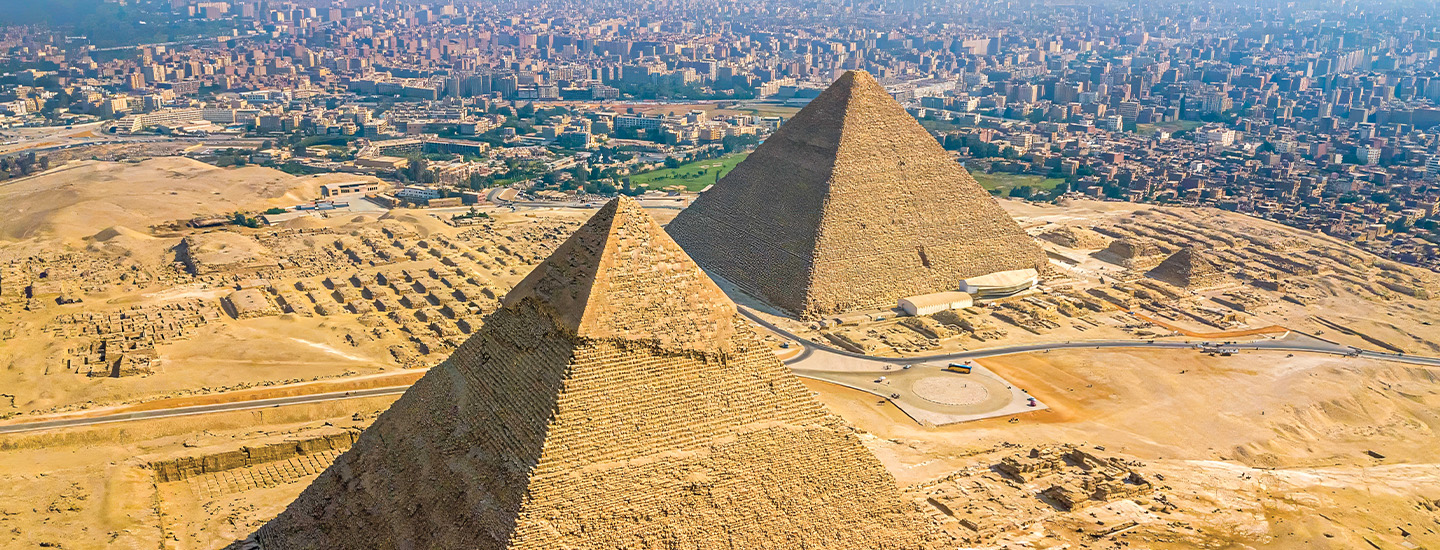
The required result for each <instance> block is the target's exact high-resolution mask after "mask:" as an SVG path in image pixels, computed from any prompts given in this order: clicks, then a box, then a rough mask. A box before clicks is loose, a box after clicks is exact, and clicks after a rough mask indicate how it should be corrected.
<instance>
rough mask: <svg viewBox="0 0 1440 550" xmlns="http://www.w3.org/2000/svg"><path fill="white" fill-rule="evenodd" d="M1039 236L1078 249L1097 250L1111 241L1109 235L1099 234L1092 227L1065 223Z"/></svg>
mask: <svg viewBox="0 0 1440 550" xmlns="http://www.w3.org/2000/svg"><path fill="white" fill-rule="evenodd" d="M1040 238H1042V239H1045V240H1047V241H1050V242H1052V243H1055V244H1058V245H1060V246H1063V247H1065V248H1074V249H1078V250H1097V249H1102V248H1105V247H1107V246H1109V245H1110V243H1111V242H1112V241H1113V239H1111V238H1110V237H1106V236H1105V235H1101V234H1100V233H1099V232H1096V231H1095V230H1092V229H1087V228H1084V227H1075V226H1073V225H1067V226H1063V227H1057V228H1055V229H1051V230H1049V231H1046V232H1044V233H1041V234H1040Z"/></svg>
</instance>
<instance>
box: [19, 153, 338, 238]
mask: <svg viewBox="0 0 1440 550" xmlns="http://www.w3.org/2000/svg"><path fill="white" fill-rule="evenodd" d="M317 186H318V184H316V183H314V180H313V179H310V178H305V179H301V178H296V177H294V176H291V175H289V174H286V173H284V172H280V171H278V170H272V169H270V168H263V167H258V166H249V167H244V168H233V169H226V168H216V167H214V166H211V165H208V164H205V163H202V162H199V161H195V160H192V159H187V158H183V157H163V158H155V159H150V160H146V161H144V162H140V163H134V164H131V163H118V162H98V161H83V162H75V163H70V164H67V165H65V166H64V167H61V168H59V169H56V170H52V171H50V172H47V173H46V174H43V175H41V176H38V177H35V178H30V179H27V180H24V181H20V182H16V183H13V184H10V185H6V186H4V187H3V188H0V239H8V240H21V239H26V238H31V237H58V238H60V239H63V240H71V241H79V240H82V239H84V238H86V237H90V236H92V235H97V234H98V233H101V232H103V231H104V230H106V229H107V228H110V227H113V226H124V227H149V226H151V225H154V224H157V223H163V222H166V221H172V220H180V219H188V218H191V217H195V216H205V215H216V214H223V213H227V212H233V211H236V210H261V209H264V208H268V207H271V206H286V205H289V204H294V203H295V202H300V201H302V200H306V199H308V198H314V197H315V196H317V194H318V193H317Z"/></svg>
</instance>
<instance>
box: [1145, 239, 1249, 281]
mask: <svg viewBox="0 0 1440 550" xmlns="http://www.w3.org/2000/svg"><path fill="white" fill-rule="evenodd" d="M1147 275H1149V276H1150V277H1153V278H1155V279H1157V280H1160V281H1163V282H1166V283H1169V284H1172V285H1175V286H1177V287H1180V288H1187V289H1200V288H1213V287H1217V286H1223V285H1225V284H1226V283H1228V282H1230V277H1229V276H1228V275H1226V274H1225V272H1223V271H1221V270H1220V267H1219V266H1218V265H1216V264H1215V262H1214V261H1211V260H1210V258H1209V256H1207V255H1206V254H1205V253H1204V252H1201V251H1200V250H1199V249H1196V248H1182V249H1180V251H1179V252H1176V253H1174V254H1171V255H1170V257H1169V258H1165V261H1163V262H1160V265H1157V266H1155V269H1153V270H1151V271H1150V273H1148V274H1147Z"/></svg>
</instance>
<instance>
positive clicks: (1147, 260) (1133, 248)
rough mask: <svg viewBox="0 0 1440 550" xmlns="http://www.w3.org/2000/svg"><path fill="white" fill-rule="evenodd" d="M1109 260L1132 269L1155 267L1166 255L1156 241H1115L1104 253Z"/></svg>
mask: <svg viewBox="0 0 1440 550" xmlns="http://www.w3.org/2000/svg"><path fill="white" fill-rule="evenodd" d="M1102 252H1103V253H1104V254H1103V255H1104V256H1108V258H1107V259H1108V260H1109V261H1112V262H1114V263H1117V264H1120V265H1122V266H1125V267H1127V268H1130V269H1149V268H1151V267H1155V265H1157V264H1159V263H1160V262H1161V260H1162V258H1161V256H1164V255H1165V250H1164V249H1162V248H1160V246H1159V245H1157V244H1155V241H1152V240H1150V239H1145V238H1133V239H1132V238H1124V239H1115V240H1114V241H1111V242H1110V245H1109V246H1107V247H1105V250H1103V251H1102Z"/></svg>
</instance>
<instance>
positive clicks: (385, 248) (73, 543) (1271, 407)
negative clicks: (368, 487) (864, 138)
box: [0, 158, 1440, 549]
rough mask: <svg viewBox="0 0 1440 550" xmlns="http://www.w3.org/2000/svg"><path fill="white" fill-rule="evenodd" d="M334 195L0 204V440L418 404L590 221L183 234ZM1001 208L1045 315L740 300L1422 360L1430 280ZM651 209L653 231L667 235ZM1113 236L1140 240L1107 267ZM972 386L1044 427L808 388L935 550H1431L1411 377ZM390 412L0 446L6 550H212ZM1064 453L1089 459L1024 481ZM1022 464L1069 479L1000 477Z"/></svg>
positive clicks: (121, 194) (1261, 369) (1369, 363)
mask: <svg viewBox="0 0 1440 550" xmlns="http://www.w3.org/2000/svg"><path fill="white" fill-rule="evenodd" d="M343 178H351V176H340V175H330V176H325V177H319V178H316V177H294V176H290V175H287V174H284V173H281V172H278V171H274V170H269V169H265V168H258V167H249V168H228V169H220V168H214V167H211V166H208V165H204V164H200V163H196V162H193V161H189V160H184V159H176V158H159V159H151V160H145V161H126V162H106V161H76V162H71V163H68V164H65V165H61V166H57V167H55V168H54V169H52V170H50V171H49V172H46V173H43V174H40V175H38V176H35V177H32V178H28V179H24V180H17V181H14V182H9V183H6V184H5V185H0V199H3V200H0V214H3V216H0V240H3V243H0V365H3V368H0V426H11V425H17V424H23V423H26V422H33V421H39V420H46V419H56V418H82V417H83V418H93V417H103V416H106V415H113V414H117V413H126V412H134V411H146V410H157V409H167V408H175V407H183V406H191V405H204V404H215V403H234V402H243V401H247V400H253V399H260V398H268V397H281V396H295V395H312V394H321V393H330V392H346V391H353V390H362V389H367V388H383V387H393V386H403V385H405V384H409V383H411V382H413V381H414V380H415V379H417V378H418V377H419V376H421V375H422V374H423V372H424V370H425V368H426V367H428V366H432V365H435V364H437V363H438V362H440V361H442V360H443V359H444V358H445V357H446V356H447V355H448V353H449V351H450V350H452V349H453V348H454V346H455V345H457V344H458V343H459V342H461V341H463V340H464V339H465V338H466V337H467V336H468V334H470V333H472V332H474V330H476V329H477V328H478V327H479V326H481V325H482V324H483V322H484V317H485V314H486V313H488V312H490V311H493V310H494V308H496V307H498V304H499V299H500V298H501V297H503V295H504V294H505V292H506V291H507V290H509V289H510V288H511V287H512V286H513V285H514V284H515V283H516V282H517V281H519V280H520V279H521V278H523V277H524V276H525V274H527V273H528V272H529V270H530V269H531V268H532V267H533V266H534V265H535V264H536V263H538V262H539V261H540V260H541V259H543V258H544V257H545V256H546V255H548V254H549V252H550V251H551V250H552V249H553V247H554V246H556V245H558V244H559V242H561V241H562V240H563V239H564V238H565V237H566V236H568V235H569V234H570V232H571V231H573V230H574V229H575V228H576V227H578V225H579V224H580V223H581V222H582V221H583V220H585V219H586V218H587V217H588V216H589V215H590V213H591V212H592V211H590V210H583V209H558V208H557V209H549V208H545V209H531V210H519V211H515V212H512V211H510V210H509V209H508V208H507V209H495V208H489V207H486V208H483V209H482V211H484V212H486V213H487V215H486V216H485V217H483V218H481V219H479V220H478V221H476V220H469V221H465V222H464V223H461V221H459V220H455V219H451V215H450V214H438V213H435V212H429V211H425V210H409V209H400V210H393V211H389V212H378V213H368V214H355V213H343V212H340V213H329V214H326V215H318V216H313V217H302V218H297V219H294V220H290V221H286V222H284V223H282V224H280V225H277V226H269V227H258V228H250V227H243V226H238V225H215V226H202V227H196V226H195V224H193V223H191V221H192V220H195V219H196V218H208V217H214V216H222V215H227V214H231V213H234V212H236V211H239V212H242V213H244V214H246V215H252V216H253V215H256V214H259V213H260V212H263V211H264V210H265V209H267V208H272V207H287V206H293V205H295V204H298V203H301V202H304V201H306V200H309V199H313V198H315V197H316V196H317V194H318V188H319V185H320V184H323V183H326V182H330V181H342V179H343ZM1004 205H1005V207H1006V208H1007V209H1008V210H1009V211H1010V212H1011V213H1012V214H1013V215H1015V216H1016V217H1017V219H1019V220H1020V221H1021V223H1022V225H1024V226H1025V227H1026V228H1027V230H1028V231H1030V232H1031V234H1033V235H1035V236H1037V237H1040V238H1041V239H1042V241H1043V242H1044V243H1045V248H1046V250H1047V252H1048V253H1049V254H1050V257H1051V259H1052V262H1051V263H1052V270H1051V271H1052V272H1051V273H1046V274H1045V275H1044V276H1043V278H1042V288H1043V292H1041V293H1037V294H1033V295H1029V296H1024V297H1021V298H1019V299H1016V300H1013V301H1010V302H1005V303H997V304H989V305H984V306H982V307H976V308H971V309H967V310H963V311H957V312H951V313H949V314H946V315H941V314H936V315H933V316H925V317H924V318H923V319H921V318H909V320H906V319H898V318H896V317H895V316H894V313H893V312H888V311H887V312H865V313H863V314H861V315H857V316H852V317H847V318H843V319H830V320H826V321H825V322H813V323H802V322H799V321H794V320H786V319H781V318H778V317H775V316H766V314H765V313H764V304H753V303H752V304H749V305H751V306H753V307H754V308H755V309H756V311H758V312H760V313H759V315H762V316H764V318H766V319H769V320H771V321H773V322H775V323H776V324H777V325H779V326H781V327H782V328H785V329H786V330H790V331H793V332H796V333H797V334H800V335H801V336H802V337H804V338H805V339H808V340H811V341H813V342H815V343H818V344H821V345H825V346H829V347H850V346H853V347H854V348H856V349H861V350H864V351H866V352H867V353H870V354H873V355H888V356H914V355H929V354H936V353H945V352H953V351H958V350H975V349H985V348H991V347H1000V346H1009V345H1016V344H1028V343H1035V342H1046V341H1064V340H1071V341H1074V340H1086V339H1093V340H1098V339H1107V340H1108V339H1130V340H1136V341H1140V340H1152V339H1153V340H1167V341H1185V342H1191V341H1202V340H1205V339H1206V338H1207V337H1216V336H1215V335H1237V336H1234V338H1237V339H1244V338H1251V337H1256V338H1258V337H1268V336H1270V335H1273V334H1275V333H1274V332H1273V331H1272V330H1279V331H1282V332H1283V331H1296V332H1302V333H1306V334H1310V335H1313V336H1315V337H1317V338H1321V339H1328V340H1331V341H1333V342H1336V343H1339V344H1343V345H1351V346H1357V347H1359V348H1363V349H1367V350H1373V351H1381V352H1397V351H1403V352H1405V353H1412V354H1422V355H1440V330H1436V329H1435V328H1434V326H1433V324H1432V323H1434V322H1437V321H1440V303H1437V301H1436V300H1435V299H1434V298H1435V297H1436V296H1440V295H1437V294H1436V291H1437V290H1436V286H1435V278H1434V274H1430V273H1424V272H1419V271H1417V270H1413V269H1410V268H1407V267H1404V266H1399V265H1398V264H1393V263H1391V262H1387V261H1384V260H1381V259H1379V258H1375V257H1373V256H1370V255H1367V254H1365V253H1363V252H1360V251H1357V250H1355V249H1354V248H1352V247H1348V246H1346V245H1344V244H1343V243H1339V242H1336V241H1334V240H1332V239H1328V238H1326V237H1323V236H1318V235H1313V234H1309V233H1302V232H1298V231H1294V230H1291V229H1288V228H1284V227H1281V226H1278V225H1275V224H1271V223H1268V222H1264V221H1259V220H1254V219H1251V218H1247V217H1244V216H1240V215H1237V214H1232V213H1224V212H1218V211H1210V210H1204V211H1191V210H1180V209H1169V208H1160V207H1146V206H1140V205H1133V204H1122V203H1105V202H1093V201H1077V202H1073V203H1069V204H1064V205H1060V206H1056V205H1036V204H1028V203H1019V202H1013V201H1004ZM653 213H654V214H655V216H656V217H657V218H658V219H660V220H661V221H662V223H663V222H664V221H666V220H668V219H669V218H671V217H673V216H674V214H675V211H674V210H663V209H657V210H654V211H653ZM1122 239H1123V240H1126V241H1127V242H1128V241H1135V243H1137V244H1135V245H1134V246H1130V247H1122V246H1114V247H1112V246H1111V245H1112V244H1113V243H1114V242H1115V241H1117V240H1122ZM1186 248H1197V249H1200V250H1202V251H1203V252H1204V255H1205V257H1206V258H1208V260H1206V262H1207V263H1202V262H1198V261H1197V262H1194V263H1191V264H1186V265H1185V266H1183V267H1184V269H1181V270H1180V271H1179V272H1178V275H1181V276H1182V277H1181V279H1182V280H1175V279H1173V278H1172V279H1171V280H1172V281H1175V282H1174V283H1172V282H1165V281H1164V280H1161V278H1164V277H1169V276H1171V275H1176V274H1177V272H1173V271H1174V270H1169V271H1167V270H1166V269H1160V268H1158V267H1157V266H1158V265H1159V264H1160V263H1162V262H1163V260H1165V259H1168V258H1169V257H1170V256H1173V255H1174V254H1175V253H1176V252H1177V251H1178V250H1182V249H1186ZM1146 250H1149V251H1150V252H1148V253H1147V252H1145V251H1146ZM1136 251H1139V252H1136ZM1207 266H1209V267H1207ZM1211 268H1213V269H1211ZM1157 269H1158V270H1159V272H1158V273H1157V271H1156V270H1157ZM1176 283H1179V284H1176ZM1187 283H1188V284H1187ZM742 298H743V297H742ZM743 301H744V300H743V299H742V302H743ZM1239 335H1244V336H1239ZM1226 337H1227V338H1230V336H1226ZM771 341H772V342H773V343H775V344H776V345H777V351H778V352H780V353H781V354H782V356H783V357H790V356H794V355H795V353H794V349H793V348H792V349H787V350H780V349H778V347H779V346H780V345H781V342H782V341H784V338H780V337H773V336H772V337H771ZM979 362H980V363H981V364H982V365H984V366H986V367H987V368H989V369H990V370H992V371H994V372H995V373H997V374H999V375H1000V376H1002V377H1004V379H1005V380H1006V381H1008V382H1010V383H1012V384H1014V385H1016V386H1018V387H1022V388H1024V389H1025V390H1026V391H1028V392H1029V393H1030V394H1032V395H1034V396H1035V397H1037V398H1038V399H1040V400H1041V401H1042V402H1044V403H1045V404H1046V405H1047V406H1048V409H1045V410H1043V411H1037V412H1030V413H1025V414H1017V415H1011V416H1003V417H998V418H992V419H988V420H981V421H975V422H965V423H960V424H954V425H948V426H941V427H935V426H922V425H920V424H917V423H916V422H914V421H912V420H911V419H910V418H908V417H907V416H906V415H904V414H903V413H901V412H900V411H899V410H898V409H897V408H895V407H894V406H893V405H891V404H889V403H888V402H886V401H885V400H882V399H878V398H877V397H876V396H874V395H871V394H868V393H863V392H859V391H855V390H851V389H847V388H844V387H840V386H836V385H833V384H829V383H826V382H821V381H814V380H807V381H806V382H805V383H806V384H807V386H808V387H809V388H810V389H812V390H813V391H815V393H816V394H817V396H818V397H819V398H820V400H821V401H822V402H823V403H824V404H825V405H827V406H828V407H829V408H830V410H831V411H832V412H834V413H835V414H837V415H839V416H840V417H842V418H844V419H845V420H847V421H849V422H850V423H852V424H854V425H855V426H856V427H857V428H859V429H860V430H862V431H863V432H864V439H865V440H866V443H867V445H868V446H870V447H871V448H872V449H873V450H874V451H875V452H876V453H877V455H878V456H879V457H880V458H881V460H882V462H883V463H884V464H885V465H886V467H887V468H888V469H889V470H890V472H891V473H892V474H893V475H894V476H895V478H896V480H897V481H898V483H899V484H900V486H901V487H902V488H904V489H905V490H906V493H907V494H908V495H910V496H911V497H912V498H913V499H914V501H915V503H916V506H917V507H919V508H920V509H922V510H925V511H926V513H927V514H929V515H930V517H931V518H933V519H934V521H935V522H936V523H937V525H939V526H941V528H943V529H945V530H946V531H947V532H949V533H951V534H952V535H953V536H955V537H956V540H957V546H962V547H975V548H1006V547H1010V548H1020V547H1029V548H1065V547H1069V548H1119V547H1129V548H1155V549H1162V548H1164V549H1169V548H1175V549H1179V548H1215V549H1242V548H1257V549H1258V548H1280V549H1291V548H1295V549H1300V548H1334V549H1342V548H1367V547H1369V548H1382V549H1389V548H1417V547H1433V546H1436V545H1440V534H1437V531H1436V530H1437V529H1440V524H1437V519H1440V516H1437V513H1440V463H1437V462H1436V460H1435V458H1434V457H1435V456H1436V455H1437V451H1440V435H1437V433H1436V427H1437V426H1440V418H1437V413H1436V412H1435V411H1436V410H1437V406H1440V401H1437V399H1440V398H1437V395H1440V378H1437V375H1440V373H1437V372H1436V371H1435V369H1434V368H1432V367H1425V366H1421V365H1415V364H1406V363H1399V362H1387V361H1381V360H1375V359H1368V358H1358V357H1341V356H1335V355H1322V354H1305V353H1299V354H1294V355H1291V354H1287V353H1276V352H1243V351H1242V352H1240V353H1238V354H1236V355H1233V356H1219V355H1208V354H1202V353H1200V352H1198V351H1196V350H1188V349H1186V350H1143V349H1135V348H1128V349H1112V350H1088V349H1087V350H1065V351H1061V350H1054V351H1050V352H1036V353H1024V354H1014V355H1006V356H1000V357H991V358H986V359H980V360H979ZM956 376H962V375H956ZM395 398H396V397H395V396H394V395H390V396H379V397H365V398H351V399H345V398H337V399H333V400H327V401H322V402H315V403H307V404H303V405H290V406H282V407H267V408H257V409H251V410H243V411H231V412H219V413H210V414H202V415H193V416H183V417H174V418H164V419H150V420H137V421H130V422H117V423H109V424H96V425H90V426H84V427H76V428H66V429H55V430H42V431H33V432H20V433H9V434H0V548H41V547H46V548H66V549H90V548H146V549H153V548H166V549H213V548H220V547H223V546H225V545H226V544H228V543H230V542H232V541H234V540H236V539H238V538H241V537H243V536H245V535H246V534H248V533H250V532H251V531H252V530H253V529H254V528H255V527H256V526H258V525H259V524H261V523H263V522H264V521H266V520H267V519H268V518H270V517H273V516H274V515H275V514H277V513H278V512H279V511H280V510H281V509H282V508H283V507H284V505H285V504H286V503H288V502H289V501H290V500H291V499H293V498H294V497H295V496H296V495H297V494H299V492H300V491H301V490H302V489H303V488H304V487H305V486H306V484H307V483H308V482H309V481H310V480H312V479H313V478H314V477H315V475H317V474H318V472H319V471H321V470H323V469H324V468H325V467H326V466H327V465H328V464H329V462H330V461H331V460H333V459H334V457H335V456H336V455H337V454H338V453H340V452H343V451H344V449H346V448H348V445H349V443H350V442H351V441H352V440H353V436H354V434H355V433H358V431H359V430H361V429H363V428H364V427H365V426H367V425H369V423H370V422H371V421H372V420H373V419H374V418H375V417H376V416H377V415H378V414H379V413H380V412H381V411H383V410H385V409H386V408H387V407H388V406H389V404H390V403H391V402H393V400H394V399H395ZM1032 451H1033V452H1034V454H1035V456H1036V457H1039V458H1027V457H1030V453H1031V452H1032ZM1062 455H1063V456H1066V457H1080V458H1079V459H1076V460H1079V462H1078V463H1072V462H1073V461H1071V459H1069V458H1067V459H1066V461H1060V462H1056V461H1050V462H1045V461H1046V460H1049V459H1048V458H1046V457H1058V456H1062ZM1017 457H1018V458H1017ZM1086 457H1099V458H1086ZM1037 461H1038V462H1037ZM1087 461H1089V462H1087ZM1096 461H1098V462H1096ZM1034 463H1045V464H1050V465H1051V466H1055V465H1061V466H1058V467H1059V468H1060V470H1059V471H1058V473H1053V474H1045V475H1039V476H1038V477H1035V476H1032V475H1031V474H1030V473H1025V474H1022V475H1019V476H1016V475H1012V474H1009V473H1007V469H1006V468H1010V466H1007V465H1013V464H1034ZM1077 464H1080V465H1077ZM1097 464H1098V465H1100V466H1096V465H1097ZM1092 467H1093V468H1094V469H1087V468H1092ZM1095 472H1112V473H1115V472H1118V473H1120V474H1124V475H1125V476H1130V477H1125V478H1124V479H1126V480H1130V481H1125V482H1123V483H1119V485H1117V487H1119V488H1120V489H1122V490H1123V491H1122V492H1121V493H1112V494H1109V496H1106V497H1104V498H1100V499H1091V500H1089V501H1085V502H1083V503H1081V504H1083V506H1081V505H1080V504H1077V505H1075V506H1068V505H1065V503H1064V502H1062V501H1057V500H1056V498H1057V497H1056V495H1060V496H1061V497H1063V496H1064V494H1066V493H1065V492H1064V491H1063V490H1058V489H1057V488H1059V489H1064V488H1065V487H1070V488H1072V489H1073V488H1075V487H1079V486H1080V485H1076V484H1082V485H1083V484H1084V483H1089V481H1085V480H1087V479H1092V478H1093V476H1094V475H1099V474H1096V473H1095ZM1107 475H1108V474H1107ZM1087 476H1091V477H1087ZM1117 479H1119V478H1117ZM1062 500H1063V499H1062ZM1082 500H1083V499H1082ZM1066 508H1069V509H1066ZM1067 545H1068V546H1067Z"/></svg>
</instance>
